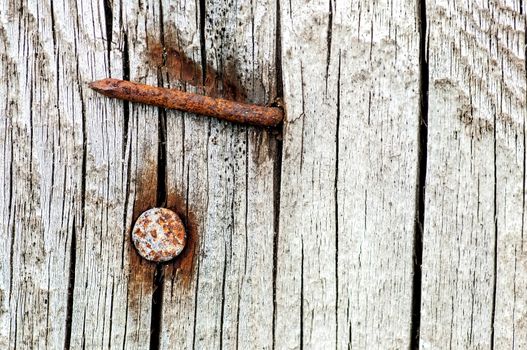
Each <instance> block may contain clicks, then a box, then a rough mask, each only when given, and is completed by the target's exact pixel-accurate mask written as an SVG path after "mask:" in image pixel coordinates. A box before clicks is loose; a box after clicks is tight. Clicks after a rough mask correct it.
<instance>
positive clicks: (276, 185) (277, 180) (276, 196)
mask: <svg viewBox="0 0 527 350" xmlns="http://www.w3.org/2000/svg"><path fill="white" fill-rule="evenodd" d="M275 45H276V46H275V71H276V88H275V93H276V97H275V100H278V99H282V98H283V93H284V86H283V78H282V36H281V26H280V0H277V1H276V33H275ZM284 114H285V113H284ZM282 125H283V124H282ZM282 127H283V126H282ZM282 134H283V131H280V133H279V136H280V137H277V138H276V143H275V147H276V149H275V166H274V168H273V214H274V217H273V229H274V235H273V324H272V337H273V339H272V348H273V349H274V348H275V345H276V316H277V315H276V306H277V305H276V276H277V269H278V237H279V233H280V190H281V184H282Z"/></svg>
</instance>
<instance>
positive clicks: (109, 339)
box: [108, 277, 126, 349]
mask: <svg viewBox="0 0 527 350" xmlns="http://www.w3.org/2000/svg"><path fill="white" fill-rule="evenodd" d="M114 293H115V283H114V278H113V277H112V294H111V295H110V322H109V325H110V326H109V329H108V349H111V348H112V326H113V301H114V295H115V294H114ZM125 334H126V333H125Z"/></svg>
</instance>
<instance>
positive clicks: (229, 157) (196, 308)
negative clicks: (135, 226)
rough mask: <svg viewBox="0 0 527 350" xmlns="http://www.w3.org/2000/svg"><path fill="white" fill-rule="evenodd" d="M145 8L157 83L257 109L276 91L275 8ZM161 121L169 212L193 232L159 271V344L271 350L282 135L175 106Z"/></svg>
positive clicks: (148, 72)
mask: <svg viewBox="0 0 527 350" xmlns="http://www.w3.org/2000/svg"><path fill="white" fill-rule="evenodd" d="M203 11H204V12H203ZM144 13H145V20H144V22H145V23H148V25H147V26H145V27H144V28H141V29H139V31H141V30H142V34H138V37H141V38H142V39H141V40H142V41H145V40H146V41H147V42H148V45H147V47H146V48H145V53H146V56H147V61H146V65H145V68H144V69H143V73H144V74H143V77H146V79H151V80H152V81H151V83H152V82H153V81H154V84H159V85H163V86H167V87H175V88H180V89H188V90H191V91H199V92H202V93H207V94H208V95H212V96H224V97H228V98H233V99H237V100H242V101H251V102H255V103H260V104H266V103H269V102H271V101H272V100H273V98H274V97H275V96H276V87H275V85H276V78H275V77H276V71H275V65H276V62H275V44H276V41H275V28H276V18H275V12H274V4H273V3H271V2H269V3H268V2H259V3H258V4H251V3H247V2H246V3H240V4H234V3H231V2H217V1H215V2H212V1H211V2H205V4H204V8H201V9H200V7H199V6H198V3H195V2H171V1H162V2H161V3H160V4H158V5H156V6H151V7H150V8H149V9H148V10H145V12H144ZM202 16H203V17H202ZM203 21H204V22H203ZM153 23H155V24H153ZM204 65H205V66H206V67H207V68H206V70H205V80H206V83H205V88H202V85H203V84H202V83H203V73H204V69H203V68H204V67H203V66H204ZM133 69H134V65H133V64H132V70H133ZM139 76H141V75H139ZM160 118H161V129H162V130H163V131H164V133H165V135H160V138H161V140H165V139H166V147H165V150H164V152H166V169H165V171H166V179H165V180H166V188H165V192H166V205H167V206H168V207H170V208H174V209H175V210H176V211H177V212H178V213H179V214H180V215H181V216H182V217H183V218H184V220H185V222H186V225H187V228H188V231H189V232H188V234H189V246H188V247H187V250H186V251H185V253H184V255H183V257H181V259H178V261H177V262H176V263H174V264H169V265H167V266H166V267H164V282H163V285H162V288H163V293H162V312H161V315H160V316H161V326H160V340H159V341H160V348H169V349H170V348H192V347H196V348H248V347H252V348H271V345H272V323H273V239H274V222H275V221H274V217H275V213H274V203H275V202H274V200H275V198H274V196H275V178H274V174H275V172H276V171H277V170H276V167H277V166H279V162H278V158H277V155H278V153H277V149H276V147H277V142H276V140H275V137H274V136H273V134H272V132H271V131H269V130H265V129H257V128H252V127H246V126H241V125H234V124H230V123H226V122H221V121H218V120H215V119H210V118H204V117H202V116H193V115H186V114H183V113H180V112H177V111H162V110H161V111H160ZM165 123H166V126H165ZM163 144H165V143H163Z"/></svg>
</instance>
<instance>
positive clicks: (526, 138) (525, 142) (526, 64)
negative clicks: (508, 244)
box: [520, 2, 527, 251]
mask: <svg viewBox="0 0 527 350" xmlns="http://www.w3.org/2000/svg"><path fill="white" fill-rule="evenodd" d="M521 11H523V3H522V2H520V13H521ZM523 30H524V32H526V31H527V18H526V19H525V20H524V24H523ZM526 54H527V45H526V46H525V48H524V57H527V56H525V55H526ZM524 69H525V72H526V75H525V77H524V78H526V80H527V60H525V61H524ZM524 88H525V86H524ZM526 91H527V89H526ZM525 97H526V99H527V93H526V95H525ZM525 122H526V120H525V113H524V114H523V169H522V174H523V183H522V229H521V249H522V251H523V246H524V242H523V240H524V238H523V231H524V229H525V190H526V187H525V186H526V179H525V177H526V175H527V173H526V170H527V169H526V161H527V151H526V150H525V147H526V146H527V135H526V134H525V133H526V132H527V128H526V126H525Z"/></svg>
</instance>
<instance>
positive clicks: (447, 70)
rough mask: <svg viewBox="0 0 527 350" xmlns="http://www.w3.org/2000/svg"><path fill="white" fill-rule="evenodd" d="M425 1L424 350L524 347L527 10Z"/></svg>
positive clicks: (512, 4)
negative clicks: (427, 80) (427, 71)
mask: <svg viewBox="0 0 527 350" xmlns="http://www.w3.org/2000/svg"><path fill="white" fill-rule="evenodd" d="M522 6H524V5H523V4H522V2H521V1H493V2H487V1H456V2H448V1H428V2H427V14H428V36H429V42H428V45H429V52H428V55H429V69H430V92H429V117H428V121H429V122H428V129H429V130H428V134H429V141H428V167H427V181H426V207H425V208H426V211H425V213H426V216H425V227H424V229H425V230H424V242H423V244H424V247H423V294H422V308H421V311H422V313H421V347H422V348H445V347H448V346H450V347H453V348H458V349H460V348H463V349H467V348H495V349H504V348H523V347H525V346H526V345H527V343H526V342H527V338H526V337H525V335H526V334H527V332H526V328H525V327H526V325H525V318H526V316H527V314H526V312H527V310H526V306H527V299H526V297H525V293H524V292H523V291H524V290H525V288H526V287H527V286H526V283H527V270H526V265H525V259H526V256H527V255H526V252H525V245H524V215H525V113H526V111H525V105H526V104H525V96H526V95H525V93H526V89H525V88H526V86H525V85H526V82H525V15H524V14H525V8H522Z"/></svg>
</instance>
